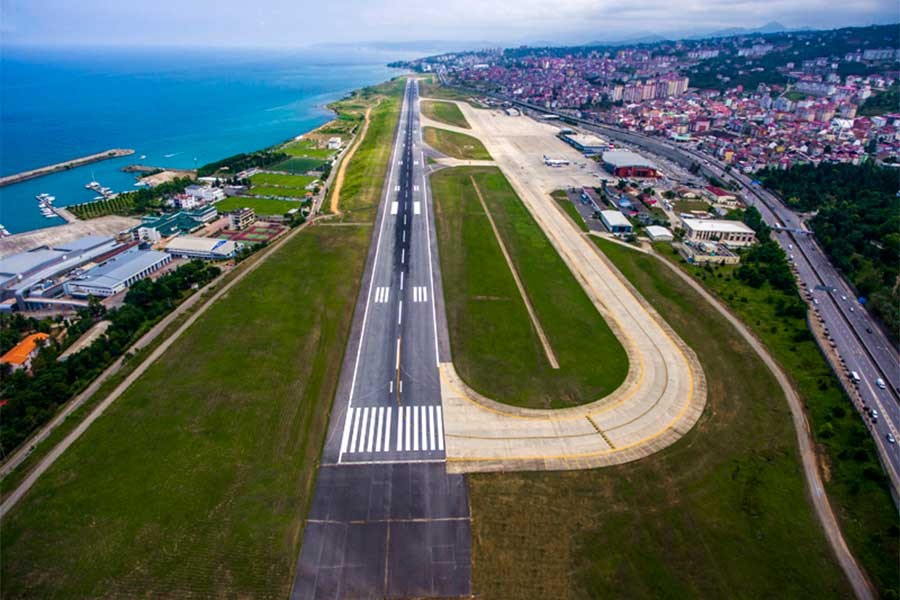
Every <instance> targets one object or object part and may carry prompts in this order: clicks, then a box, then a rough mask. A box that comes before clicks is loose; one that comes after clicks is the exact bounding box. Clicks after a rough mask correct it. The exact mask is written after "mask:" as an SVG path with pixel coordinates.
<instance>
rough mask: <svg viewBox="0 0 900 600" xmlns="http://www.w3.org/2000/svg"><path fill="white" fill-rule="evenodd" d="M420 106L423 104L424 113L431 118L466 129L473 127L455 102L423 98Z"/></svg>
mask: <svg viewBox="0 0 900 600" xmlns="http://www.w3.org/2000/svg"><path fill="white" fill-rule="evenodd" d="M419 106H421V108H422V113H423V114H424V115H425V116H426V117H428V118H429V119H433V120H435V121H439V122H441V123H445V124H447V125H455V126H457V127H464V128H465V129H471V128H472V127H471V126H470V125H469V122H468V121H466V117H465V116H464V115H463V114H462V111H461V110H460V109H459V107H458V106H457V105H455V104H452V103H450V102H432V101H429V100H423V101H422V102H421V103H420V104H419Z"/></svg>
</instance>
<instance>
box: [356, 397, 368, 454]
mask: <svg viewBox="0 0 900 600" xmlns="http://www.w3.org/2000/svg"><path fill="white" fill-rule="evenodd" d="M362 411H363V414H362V426H360V428H359V446H358V447H357V448H356V451H357V452H362V451H363V448H365V447H366V425H368V424H369V407H368V406H367V407H365V408H364V409H362Z"/></svg>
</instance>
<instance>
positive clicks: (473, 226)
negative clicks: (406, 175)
mask: <svg viewBox="0 0 900 600" xmlns="http://www.w3.org/2000/svg"><path fill="white" fill-rule="evenodd" d="M469 177H473V178H474V180H475V181H476V182H477V184H478V187H479V188H480V189H481V190H482V193H483V195H484V198H485V201H486V203H487V204H488V206H489V208H490V211H491V214H492V215H493V217H494V220H495V222H496V224H497V228H498V230H499V232H500V235H501V236H502V239H503V241H504V244H505V245H506V247H507V248H508V250H509V253H510V256H511V258H512V261H513V263H514V264H515V266H516V270H517V271H518V273H519V275H520V277H521V279H522V282H523V284H524V287H525V291H526V293H527V294H528V297H529V299H530V300H531V302H532V305H533V306H534V308H535V312H536V314H537V318H538V320H539V321H540V323H541V325H542V326H543V328H544V331H545V332H546V334H547V338H548V340H549V342H550V345H551V346H552V348H553V351H554V354H555V356H556V358H557V360H558V362H559V365H560V368H559V369H553V368H552V367H551V366H550V365H549V364H548V362H547V359H546V356H545V354H544V351H543V348H542V346H541V344H540V340H539V339H538V337H537V335H536V333H535V332H534V329H533V328H532V327H530V320H529V317H528V313H527V311H526V309H525V306H524V304H523V302H522V300H521V298H520V297H519V294H518V291H517V289H516V287H515V282H514V280H513V279H512V275H511V274H510V272H509V268H508V267H507V266H506V264H505V261H504V258H503V255H502V253H501V252H500V248H499V246H498V245H497V243H496V241H495V240H494V239H493V232H492V230H491V227H490V223H489V222H488V220H487V215H485V213H484V211H483V210H482V209H481V205H480V203H479V200H478V197H477V195H476V193H475V189H474V187H473V186H472V183H471V181H469ZM432 192H433V196H434V201H435V215H436V221H437V230H438V242H439V248H440V257H441V273H442V276H443V279H444V294H445V300H446V303H447V320H448V324H449V328H450V342H451V348H452V351H453V360H454V363H455V365H456V368H457V371H458V372H459V373H460V375H461V376H462V377H463V379H464V380H465V381H466V382H467V383H468V384H469V385H471V386H472V387H473V388H475V389H476V390H478V391H480V392H482V393H484V394H485V395H487V396H489V397H490V398H493V399H495V400H497V401H500V402H507V403H509V404H514V405H517V406H528V407H535V408H548V407H554V408H556V407H564V406H572V405H577V404H583V403H585V402H590V401H593V400H596V399H598V398H600V397H602V396H604V395H606V394H608V393H610V392H611V391H613V390H614V389H615V388H616V387H617V386H618V385H620V384H621V383H622V381H623V380H624V378H625V375H626V373H627V371H628V359H627V356H626V354H625V350H624V349H623V348H622V345H621V344H620V343H619V341H618V340H617V339H616V338H615V336H614V335H613V333H612V331H611V330H610V329H609V326H608V325H607V324H606V323H605V322H604V320H603V318H602V317H601V315H600V314H599V313H598V312H597V309H596V307H595V306H594V305H593V303H591V301H590V299H589V298H588V297H587V295H586V294H585V292H584V290H583V289H582V288H581V286H580V285H579V283H578V281H577V280H576V279H575V277H574V276H573V275H572V273H571V271H569V269H568V267H567V266H566V264H565V263H564V262H563V261H562V259H561V258H560V257H559V255H558V254H557V253H556V250H555V249H554V248H553V246H552V244H551V243H550V241H549V240H548V239H547V237H546V236H545V235H544V233H543V231H542V230H541V229H540V227H539V226H538V224H537V223H536V222H535V221H534V219H533V218H532V217H531V215H530V213H529V212H528V209H527V208H525V206H524V205H523V204H522V202H521V200H519V198H518V197H517V196H516V194H515V192H514V191H513V190H512V188H511V187H510V185H509V183H508V182H507V181H506V179H505V178H504V177H503V175H502V173H500V171H499V169H497V168H495V167H461V168H455V169H445V170H442V171H439V172H438V173H436V174H434V175H433V176H432Z"/></svg>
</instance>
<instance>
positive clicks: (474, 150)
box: [423, 127, 491, 160]
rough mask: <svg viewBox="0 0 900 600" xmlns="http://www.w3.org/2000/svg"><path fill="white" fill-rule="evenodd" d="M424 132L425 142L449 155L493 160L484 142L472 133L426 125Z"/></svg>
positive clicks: (464, 158)
mask: <svg viewBox="0 0 900 600" xmlns="http://www.w3.org/2000/svg"><path fill="white" fill-rule="evenodd" d="M423 132H424V133H425V143H426V144H428V145H429V146H431V147H432V148H434V149H435V150H437V151H438V152H442V153H444V154H446V155H447V156H452V157H453V158H459V159H463V160H491V155H490V154H488V151H487V150H486V149H485V147H484V144H482V143H481V141H480V140H479V139H477V138H473V137H472V136H471V135H466V134H464V133H457V132H456V131H448V130H446V129H438V128H437V127H425V128H423Z"/></svg>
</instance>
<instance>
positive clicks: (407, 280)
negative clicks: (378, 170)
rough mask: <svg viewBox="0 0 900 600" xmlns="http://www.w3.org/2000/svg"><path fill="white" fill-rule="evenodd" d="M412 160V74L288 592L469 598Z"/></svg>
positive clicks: (461, 507)
mask: <svg viewBox="0 0 900 600" xmlns="http://www.w3.org/2000/svg"><path fill="white" fill-rule="evenodd" d="M424 162H425V161H424V156H423V154H422V138H421V127H420V125H419V108H418V84H417V82H415V81H414V80H410V81H408V82H407V85H406V89H405V92H404V99H403V105H402V108H401V112H400V120H399V124H398V128H397V132H396V137H395V142H394V148H393V150H392V156H391V165H390V169H389V172H388V176H387V181H386V183H385V188H384V194H383V197H382V202H381V204H380V207H379V211H378V216H377V218H376V223H375V235H374V236H373V239H372V243H371V246H370V252H369V258H368V261H367V264H366V270H365V274H364V276H363V282H362V286H361V288H360V295H359V298H358V300H357V306H356V312H355V315H354V322H353V326H352V330H351V335H350V340H349V342H348V346H347V352H346V355H345V358H344V363H343V365H342V372H341V378H340V381H339V384H338V390H337V394H336V396H335V401H334V407H333V410H332V415H331V421H330V423H329V430H328V436H327V439H326V442H325V448H324V449H323V453H322V463H321V465H320V468H319V475H318V480H317V483H316V490H315V495H314V498H313V502H312V506H311V509H310V514H309V517H308V519H307V522H306V527H305V530H304V536H303V544H302V548H301V552H300V557H299V559H298V563H297V569H296V573H295V578H294V585H293V589H292V593H291V598H292V599H294V600H301V599H302V600H319V599H322V598H384V597H391V598H396V597H401V598H402V597H407V598H413V597H435V596H438V597H453V596H464V595H468V594H469V593H470V588H471V584H470V569H471V566H470V562H471V534H470V522H469V507H468V495H467V490H466V484H465V480H464V478H463V476H461V475H451V474H448V473H447V471H446V464H445V451H444V443H445V442H444V431H443V409H442V405H441V388H440V379H439V374H438V363H439V361H440V360H441V357H442V356H444V360H447V358H446V356H445V355H446V354H448V353H449V349H448V344H447V341H446V339H444V338H445V337H446V334H445V333H444V332H445V331H446V328H445V327H444V326H443V318H444V317H443V314H444V307H443V304H442V299H443V293H442V291H441V289H440V273H439V264H438V262H437V249H436V240H435V232H434V222H433V219H432V217H431V205H430V203H431V198H430V190H429V188H428V182H427V178H426V176H425V164H424ZM439 319H440V321H439ZM439 322H440V323H441V326H440V327H439ZM439 331H440V332H441V333H440V338H439Z"/></svg>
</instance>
